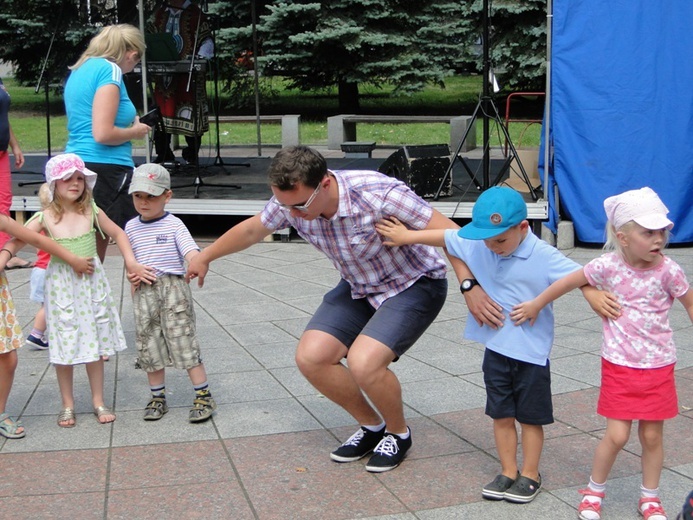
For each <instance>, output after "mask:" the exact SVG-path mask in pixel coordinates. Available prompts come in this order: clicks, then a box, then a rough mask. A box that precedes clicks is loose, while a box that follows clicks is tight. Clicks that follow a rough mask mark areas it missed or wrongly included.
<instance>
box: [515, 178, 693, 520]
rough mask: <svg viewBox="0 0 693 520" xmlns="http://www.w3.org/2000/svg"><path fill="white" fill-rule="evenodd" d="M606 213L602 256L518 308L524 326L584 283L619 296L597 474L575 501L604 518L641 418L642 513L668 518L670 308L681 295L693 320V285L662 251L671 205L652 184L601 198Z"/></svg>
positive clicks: (592, 519) (673, 410)
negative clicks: (663, 482) (612, 476)
mask: <svg viewBox="0 0 693 520" xmlns="http://www.w3.org/2000/svg"><path fill="white" fill-rule="evenodd" d="M604 209H605V211H606V216H607V218H608V223H607V242H606V244H605V249H609V250H611V251H609V252H607V253H605V254H603V255H602V256H600V257H599V258H596V259H594V260H592V261H590V262H588V263H587V265H585V267H584V268H583V269H581V270H578V271H576V272H575V273H572V274H570V275H568V276H566V277H565V278H562V279H561V280H558V281H557V282H555V283H553V284H552V285H551V286H550V287H549V288H548V289H546V290H545V291H544V292H543V293H542V294H540V295H539V296H538V297H537V298H535V299H534V300H532V301H529V302H524V303H521V304H519V305H517V306H515V308H514V309H513V311H512V313H511V317H512V318H513V321H514V322H515V324H517V325H519V324H522V323H524V322H525V321H527V320H529V321H530V323H533V322H534V320H535V319H536V316H537V313H538V312H539V310H541V309H542V308H543V307H544V306H545V305H547V304H548V303H550V302H552V301H553V300H555V299H556V298H558V297H559V296H562V295H563V294H565V293H567V292H569V291H570V290H572V289H575V288H578V287H582V286H584V285H586V284H589V285H592V286H596V287H598V288H599V289H603V290H605V291H608V292H609V293H611V294H612V295H614V296H615V299H616V300H615V301H612V309H617V310H619V311H620V313H619V314H618V317H617V318H615V319H604V320H603V339H602V378H601V386H600V392H599V401H598V403H597V413H599V414H600V415H602V416H604V417H606V432H605V434H604V437H603V438H602V440H601V441H600V443H599V445H598V446H597V450H596V452H595V455H594V461H593V464H592V474H591V476H590V480H589V483H588V485H587V487H586V488H585V489H581V490H580V491H579V493H580V494H581V495H582V499H581V501H580V504H579V505H578V515H579V517H580V518H581V519H583V520H599V519H601V506H602V500H603V499H604V497H605V491H606V480H607V478H608V476H609V473H610V471H611V468H612V467H613V465H614V463H615V462H616V457H617V456H618V454H619V452H620V451H621V449H622V448H623V447H624V446H625V445H626V442H628V438H629V437H630V433H631V427H632V424H633V421H638V437H639V439H640V445H641V447H642V457H641V463H642V483H641V485H640V492H641V495H640V500H639V502H638V512H639V513H640V515H641V516H642V517H643V518H644V519H645V520H667V518H668V517H667V515H666V513H665V512H664V508H663V507H662V502H661V500H660V498H659V480H660V477H661V473H662V466H663V463H664V447H663V438H664V420H665V419H672V418H674V417H676V415H677V414H678V399H677V395H676V384H675V381H674V366H675V364H676V346H675V345H674V340H673V332H672V329H671V327H670V325H669V317H668V314H669V310H670V309H671V306H672V305H673V302H674V299H677V300H679V301H680V302H681V303H682V304H683V306H684V307H685V308H686V310H687V311H688V316H689V317H690V318H691V321H693V291H690V290H689V284H688V281H687V279H686V274H685V273H684V272H683V269H682V268H681V267H680V266H679V265H678V264H677V263H676V262H675V261H673V260H672V259H670V258H668V257H667V256H665V255H664V247H665V246H666V244H667V242H668V239H669V230H670V229H671V228H672V227H673V226H674V223H673V222H672V221H671V220H669V218H668V217H667V214H668V213H669V210H668V209H667V207H666V206H665V205H664V203H663V202H662V201H661V200H660V198H659V197H658V196H657V194H656V193H655V192H654V191H653V190H652V189H651V188H647V187H645V188H641V189H638V190H630V191H626V192H624V193H621V194H619V195H615V196H613V197H609V198H607V199H606V200H605V201H604Z"/></svg>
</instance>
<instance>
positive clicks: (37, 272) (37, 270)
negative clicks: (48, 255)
mask: <svg viewBox="0 0 693 520" xmlns="http://www.w3.org/2000/svg"><path fill="white" fill-rule="evenodd" d="M44 285H46V270H45V269H43V268H42V267H34V268H33V269H32V270H31V281H30V282H29V287H31V292H30V294H29V299H30V300H31V301H32V302H36V303H43V298H44V296H43V286H44Z"/></svg>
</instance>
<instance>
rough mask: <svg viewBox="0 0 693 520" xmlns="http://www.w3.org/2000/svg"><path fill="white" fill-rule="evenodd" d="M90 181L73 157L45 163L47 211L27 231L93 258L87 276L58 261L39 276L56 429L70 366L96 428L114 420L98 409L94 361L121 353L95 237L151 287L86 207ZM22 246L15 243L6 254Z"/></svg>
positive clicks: (66, 402)
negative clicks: (54, 385)
mask: <svg viewBox="0 0 693 520" xmlns="http://www.w3.org/2000/svg"><path fill="white" fill-rule="evenodd" d="M95 182H96V174H95V173H94V172H92V171H90V170H89V169H87V168H86V167H85V165H84V161H82V159H80V158H79V157H78V156H77V155H75V154H71V153H67V154H62V155H57V156H55V157H53V158H52V159H50V160H49V161H48V163H47V164H46V183H47V184H48V188H49V191H50V195H49V199H50V204H49V205H48V207H47V208H46V209H45V210H44V211H40V212H38V213H36V214H35V215H34V216H33V217H32V218H31V219H30V220H29V221H28V222H27V224H26V225H27V227H28V228H29V229H31V230H33V231H36V232H40V231H45V233H46V234H47V235H48V236H50V237H51V238H52V239H53V240H55V241H56V242H57V243H59V244H61V245H63V246H64V247H66V248H67V249H68V250H70V251H72V252H74V253H76V254H78V255H80V256H85V257H89V258H92V259H93V264H94V273H93V274H92V275H91V276H78V275H76V274H75V273H74V272H73V270H72V269H70V268H69V267H68V266H67V265H66V264H65V263H64V262H63V261H61V260H60V259H58V258H53V259H52V260H51V262H50V264H49V265H48V268H47V269H46V282H45V284H46V285H45V295H46V298H45V308H46V318H47V322H48V344H49V347H48V352H49V359H50V362H51V363H53V365H54V366H55V371H56V374H57V378H58V386H59V387H60V394H61V397H62V405H63V406H62V410H61V412H60V414H59V415H58V426H60V427H62V428H72V427H73V426H75V424H76V416H75V409H74V406H75V405H74V395H73V373H74V365H79V364H84V365H85V367H86V370H87V376H88V378H89V385H90V387H91V393H92V403H93V406H94V414H96V417H97V419H98V421H99V422H100V423H102V424H106V423H110V422H113V421H115V418H116V416H115V414H114V413H113V411H111V410H110V409H109V408H107V407H106V405H105V403H104V396H103V383H104V367H103V359H102V357H101V356H104V355H112V354H115V353H116V352H117V351H120V350H124V349H125V348H126V344H125V337H124V335H123V329H122V327H121V324H120V318H119V317H118V311H117V309H116V307H115V304H114V302H113V299H112V298H111V289H110V287H109V284H108V279H107V278H106V273H105V271H104V269H103V266H102V265H101V262H100V260H99V258H98V255H97V253H96V234H97V232H98V233H99V234H101V235H103V234H104V233H106V234H108V235H109V236H111V237H113V238H114V239H115V241H116V243H117V245H118V248H119V249H120V252H121V253H122V255H123V257H124V259H125V266H126V268H127V270H128V273H129V274H130V275H131V276H133V277H134V279H137V280H139V281H141V282H144V283H150V282H151V281H153V280H155V279H156V278H155V276H154V274H153V272H152V270H151V269H149V268H148V267H145V266H143V265H141V264H139V263H138V262H137V261H136V260H135V256H134V255H133V253H132V248H131V247H130V242H128V238H127V235H125V232H124V231H123V230H122V229H121V228H120V227H118V226H117V225H116V224H114V223H113V221H112V220H111V219H109V218H108V217H107V216H106V214H105V213H104V212H103V211H101V210H100V209H99V208H98V207H97V206H96V205H95V204H94V202H93V199H92V189H93V187H94V184H95ZM23 245H24V244H23V243H21V242H15V243H14V244H12V248H10V247H9V245H8V249H11V252H12V253H14V252H15V250H16V249H20V248H21V247H22V246H23Z"/></svg>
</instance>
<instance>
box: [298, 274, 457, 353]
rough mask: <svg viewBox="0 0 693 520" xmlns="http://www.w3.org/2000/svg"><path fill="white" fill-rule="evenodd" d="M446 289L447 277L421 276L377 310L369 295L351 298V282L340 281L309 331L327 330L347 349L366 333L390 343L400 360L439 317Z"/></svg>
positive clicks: (311, 321) (313, 319)
mask: <svg viewBox="0 0 693 520" xmlns="http://www.w3.org/2000/svg"><path fill="white" fill-rule="evenodd" d="M447 292H448V281H447V279H444V278H443V279H440V280H434V279H432V278H426V277H425V276H422V277H421V278H419V279H418V280H417V281H416V282H415V283H414V284H413V285H412V286H411V287H408V288H407V289H405V290H404V291H402V292H401V293H399V294H396V295H395V296H392V297H391V298H388V299H387V300H385V301H384V302H383V304H382V305H381V306H380V307H379V308H378V310H375V309H374V308H373V306H372V305H371V304H370V303H369V302H368V300H367V299H366V298H359V299H354V298H352V297H351V288H350V286H349V284H348V283H347V282H345V281H344V280H340V281H339V283H338V284H337V287H335V288H334V289H332V290H331V291H330V292H328V293H327V294H326V295H325V296H324V298H323V300H322V303H321V304H320V307H318V310H317V311H316V312H315V314H314V315H313V317H312V318H311V320H310V322H308V325H307V326H306V330H320V331H322V332H326V333H327V334H330V335H331V336H334V337H335V338H337V339H338V340H339V341H341V342H342V343H343V344H344V345H346V347H347V348H349V347H350V346H351V345H352V343H353V342H354V340H355V339H356V337H357V336H359V335H361V334H363V335H365V336H368V337H369V338H373V339H375V340H377V341H379V342H381V343H383V344H384V345H387V347H388V348H390V350H392V351H393V352H394V353H395V355H396V358H395V361H397V359H399V357H400V356H401V355H402V354H404V353H405V352H406V351H407V350H408V349H409V347H411V346H412V345H413V344H414V343H416V340H418V339H419V337H421V335H422V334H423V333H424V331H425V330H426V329H427V328H428V326H429V325H430V324H431V323H432V322H433V320H435V319H436V316H438V313H439V312H440V310H441V309H442V308H443V304H444V303H445V297H446V296H447Z"/></svg>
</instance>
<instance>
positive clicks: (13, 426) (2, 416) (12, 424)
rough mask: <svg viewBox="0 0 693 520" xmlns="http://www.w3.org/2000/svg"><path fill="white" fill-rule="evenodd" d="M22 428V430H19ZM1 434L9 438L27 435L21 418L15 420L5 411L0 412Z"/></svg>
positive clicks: (19, 437)
mask: <svg viewBox="0 0 693 520" xmlns="http://www.w3.org/2000/svg"><path fill="white" fill-rule="evenodd" d="M20 428H21V429H22V431H21V432H17V430H19V429H20ZM0 435H2V436H3V437H7V438H8V439H21V438H22V437H24V436H25V435H26V431H24V427H23V426H22V421H20V420H19V419H17V420H16V421H15V420H14V419H12V417H10V414H8V413H5V412H3V413H0Z"/></svg>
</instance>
